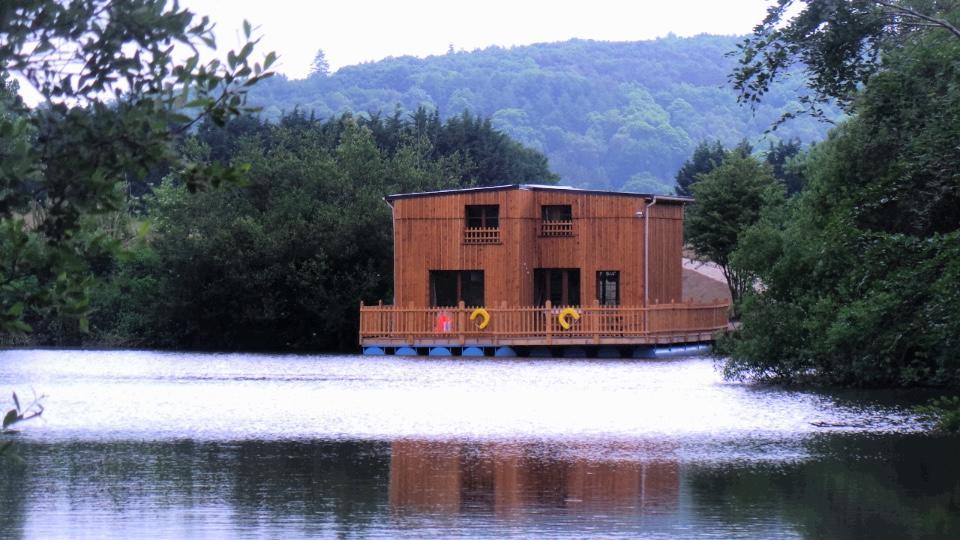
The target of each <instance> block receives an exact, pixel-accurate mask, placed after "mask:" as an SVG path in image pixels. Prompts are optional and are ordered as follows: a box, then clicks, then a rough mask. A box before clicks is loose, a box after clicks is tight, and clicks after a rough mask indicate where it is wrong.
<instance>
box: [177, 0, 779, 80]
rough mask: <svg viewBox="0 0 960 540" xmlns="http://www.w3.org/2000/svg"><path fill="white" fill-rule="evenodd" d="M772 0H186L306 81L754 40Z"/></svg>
mask: <svg viewBox="0 0 960 540" xmlns="http://www.w3.org/2000/svg"><path fill="white" fill-rule="evenodd" d="M769 3H770V2H769V1H768V0H633V1H629V0H624V1H612V0H588V1H583V0H579V1H576V2H568V1H564V0H554V1H543V0H529V1H528V0H471V1H469V2H467V1H460V0H446V1H443V0H405V1H388V0H379V1H378V0H338V1H327V0H315V1H308V0H299V1H298V0H268V1H264V0H181V5H182V6H186V7H188V8H190V9H191V10H192V11H194V12H196V13H198V14H203V15H208V16H210V18H211V19H212V20H213V21H214V22H216V24H217V41H218V45H219V47H220V48H221V49H231V48H236V46H237V44H238V43H239V42H240V41H239V37H238V36H239V33H240V28H241V25H242V22H243V20H244V19H247V20H249V21H250V22H251V23H252V24H254V26H256V27H259V34H260V35H262V36H263V38H262V41H261V46H260V50H261V51H262V52H266V51H270V50H273V51H276V52H277V54H279V55H280V63H279V65H278V66H277V68H276V69H277V71H279V72H281V73H284V74H286V75H287V76H289V77H291V78H302V77H304V76H306V75H307V73H308V71H309V68H310V63H311V61H312V60H313V57H314V55H315V54H316V52H317V50H318V49H323V51H324V53H326V57H327V61H328V62H329V63H330V67H331V69H332V70H336V69H337V68H340V67H342V66H346V65H351V64H358V63H360V62H366V61H374V60H380V59H382V58H386V57H388V56H403V55H414V56H428V55H431V54H443V53H444V52H446V51H447V48H448V47H449V46H450V44H453V47H454V48H455V49H457V50H461V49H462V50H468V51H469V50H473V49H477V48H483V47H487V46H490V45H499V46H511V45H526V44H530V43H540V42H547V41H562V40H567V39H571V38H583V39H596V40H608V41H630V40H642V39H652V38H656V37H659V36H665V35H667V34H668V33H670V32H672V33H674V34H676V35H678V36H691V35H695V34H700V33H710V34H745V33H747V32H749V31H750V30H751V29H752V28H753V26H754V25H755V24H757V23H758V22H759V21H760V20H761V19H762V18H763V16H764V14H765V12H766V11H765V10H766V6H767V5H768V4H769Z"/></svg>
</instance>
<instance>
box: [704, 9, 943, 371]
mask: <svg viewBox="0 0 960 540" xmlns="http://www.w3.org/2000/svg"><path fill="white" fill-rule="evenodd" d="M821 4H825V3H824V2H814V3H811V4H810V7H809V8H808V9H810V10H814V9H816V8H817V7H818V6H820V5H821ZM834 4H838V5H841V11H842V12H843V13H848V12H847V11H843V10H848V9H853V8H856V9H860V8H861V7H864V6H867V7H865V8H864V9H865V10H866V11H862V12H855V13H853V14H852V15H850V16H855V17H858V20H859V21H860V22H859V23H858V24H866V23H868V22H870V21H871V20H874V19H873V17H875V16H876V14H877V13H878V11H877V9H874V8H877V4H881V3H879V2H832V3H830V5H834ZM895 4H896V6H898V7H899V8H902V9H914V8H915V7H916V6H917V5H918V4H917V3H905V2H897V3H895ZM928 4H929V3H928ZM870 6H872V7H870ZM911 6H913V7H911ZM931 6H933V4H930V5H928V6H927V7H928V8H930V7H931ZM821 7H822V6H821ZM881 7H882V6H881ZM933 7H934V8H936V9H938V10H939V11H927V12H925V13H926V14H927V16H929V17H932V18H935V19H942V20H946V21H951V20H952V21H956V20H958V18H960V12H958V6H957V5H956V3H951V2H946V3H936V6H933ZM867 8H869V9H867ZM881 11H882V10H881ZM814 16H818V15H817V13H807V12H806V11H805V12H804V17H814ZM860 18H862V19H860ZM801 20H805V19H804V18H803V17H801ZM836 23H837V20H834V19H832V20H831V23H830V24H833V25H835V26H836V28H835V29H836V31H838V32H839V31H841V30H842V28H841V27H840V26H838V25H836ZM948 24H949V23H948ZM829 26H830V25H823V26H821V27H819V28H820V30H818V32H819V31H827V30H829ZM790 27H791V25H788V26H787V27H786V28H790ZM851 28H853V29H854V30H857V29H858V28H860V27H859V26H857V24H855V25H853V26H851ZM824 29H827V30H824ZM761 30H762V29H761ZM791 35H792V34H787V35H786V37H784V35H782V34H781V35H779V37H778V38H777V39H787V42H786V44H787V45H788V46H789V45H790V44H791V43H793V42H792V41H790V40H792V39H794V38H792V37H791ZM844 35H845V36H848V37H849V35H848V34H844ZM851 35H853V36H854V37H855V36H856V34H855V33H854V34H851ZM881 37H882V40H881V41H882V43H883V44H885V46H884V49H883V51H884V53H883V55H882V56H881V57H880V58H878V59H875V60H876V63H875V64H872V65H871V66H870V67H869V70H867V71H863V70H860V69H859V68H858V69H854V67H856V66H855V65H854V66H853V67H850V66H848V67H849V68H850V70H849V71H848V72H844V71H833V72H831V73H834V74H835V75H838V77H841V76H842V77H841V78H843V80H859V79H858V78H863V79H864V80H865V85H864V87H863V90H862V91H860V92H857V93H856V94H855V95H851V96H847V97H848V98H849V99H848V106H849V107H850V110H851V111H853V112H854V113H855V116H854V117H853V118H851V119H850V120H848V121H846V122H844V123H843V124H842V125H841V126H839V127H838V128H837V129H836V130H834V131H833V132H832V133H831V134H830V137H829V139H828V140H827V141H825V142H823V143H821V144H818V145H817V146H816V147H814V149H813V150H812V151H811V152H810V153H809V155H807V156H806V157H805V158H804V159H803V163H802V165H803V168H804V170H805V173H806V177H807V179H808V181H807V182H808V184H807V187H806V188H805V189H804V190H803V191H802V192H801V193H800V194H799V195H798V196H797V197H795V198H794V199H792V200H791V201H790V202H789V203H788V204H787V205H786V206H785V207H783V208H782V210H781V211H780V212H773V213H771V214H770V215H769V216H766V217H765V218H764V219H761V221H760V222H759V223H758V224H757V225H755V226H754V227H752V228H751V229H749V230H748V231H746V232H745V233H744V234H743V235H742V237H741V239H740V241H739V244H738V247H737V250H736V252H735V253H734V255H733V257H732V259H733V264H734V265H735V266H737V267H738V268H739V269H740V270H741V271H743V272H748V273H751V274H752V275H753V276H755V277H756V278H757V280H758V284H759V287H758V288H757V290H756V291H754V292H752V293H750V294H747V295H746V297H745V298H744V301H743V303H742V305H741V313H742V327H741V329H740V331H739V332H738V333H736V334H734V335H732V336H730V337H729V338H728V339H726V340H725V341H724V343H723V344H722V346H723V350H724V351H725V352H727V353H728V354H729V360H728V362H727V373H728V374H730V375H732V376H740V377H753V378H760V379H774V380H788V381H797V380H811V379H812V380H818V381H823V382H830V383H838V384H849V385H916V384H932V385H960V355H958V354H957V351H958V350H960V338H958V336H960V310H958V309H957V306H958V305H960V304H958V302H960V172H958V171H960V147H958V146H957V141H958V140H960V84H958V83H960V68H958V65H960V63H958V59H960V37H958V36H957V35H956V34H954V33H953V32H951V31H949V29H947V28H945V27H944V26H943V25H933V26H926V25H924V26H916V25H903V24H899V23H898V24H896V25H894V26H893V27H889V26H884V27H883V29H882V34H881ZM765 39H766V38H765ZM824 39H825V37H824ZM811 43H812V44H814V45H816V46H818V47H819V46H820V45H821V44H818V43H819V42H817V41H816V40H809V41H806V42H804V43H803V44H795V45H794V46H795V47H798V48H799V49H797V48H788V49H786V50H806V49H805V47H808V45H809V44H811ZM892 44H895V46H893V45H892ZM811 50H812V49H811ZM848 51H849V54H851V55H860V49H859V48H856V47H852V48H850V49H848ZM811 54H812V53H811ZM862 60H863V58H853V59H850V58H837V57H825V58H823V59H822V61H823V62H826V63H837V62H840V65H847V64H844V62H852V63H854V64H856V63H857V62H860V61H862ZM821 68H823V69H826V68H825V67H824V66H823V65H820V66H819V67H816V68H815V69H821ZM844 69H847V68H844ZM863 69H866V68H863ZM828 71H829V70H828ZM768 76H769V73H768ZM827 82H830V81H827ZM815 84H820V83H815ZM823 84H825V86H823V87H822V88H820V87H817V86H814V90H815V91H816V92H822V93H823V94H824V95H831V94H837V95H838V96H841V95H845V94H843V93H844V92H846V91H847V90H846V89H847V88H848V87H847V86H845V85H844V84H841V81H839V79H837V80H833V81H832V82H830V84H826V83H823ZM845 99H846V98H845Z"/></svg>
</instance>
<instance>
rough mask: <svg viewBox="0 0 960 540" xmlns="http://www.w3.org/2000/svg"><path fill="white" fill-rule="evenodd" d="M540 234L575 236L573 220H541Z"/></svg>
mask: <svg viewBox="0 0 960 540" xmlns="http://www.w3.org/2000/svg"><path fill="white" fill-rule="evenodd" d="M540 236H573V221H570V220H567V221H549V220H546V219H544V220H541V221H540Z"/></svg>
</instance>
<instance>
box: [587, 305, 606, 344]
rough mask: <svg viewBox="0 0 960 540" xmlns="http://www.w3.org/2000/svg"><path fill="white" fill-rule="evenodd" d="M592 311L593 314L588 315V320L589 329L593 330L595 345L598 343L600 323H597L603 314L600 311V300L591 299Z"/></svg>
mask: <svg viewBox="0 0 960 540" xmlns="http://www.w3.org/2000/svg"><path fill="white" fill-rule="evenodd" d="M593 313H594V316H593V317H590V319H589V321H588V322H589V323H590V330H592V331H593V344H594V345H597V344H599V343H600V325H599V324H598V323H599V322H600V317H602V316H603V314H602V313H600V300H597V299H596V298H594V299H593Z"/></svg>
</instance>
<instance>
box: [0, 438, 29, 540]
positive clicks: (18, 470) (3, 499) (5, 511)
mask: <svg viewBox="0 0 960 540" xmlns="http://www.w3.org/2000/svg"><path fill="white" fill-rule="evenodd" d="M22 453H23V448H19V447H18V448H17V454H22ZM28 474H29V470H28V464H27V463H26V462H24V463H16V462H15V459H14V458H13V457H12V456H10V455H9V454H8V455H6V456H0V538H19V537H22V536H23V523H24V518H25V517H26V512H25V511H24V507H25V506H26V499H27V495H28V494H27V475H28Z"/></svg>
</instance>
